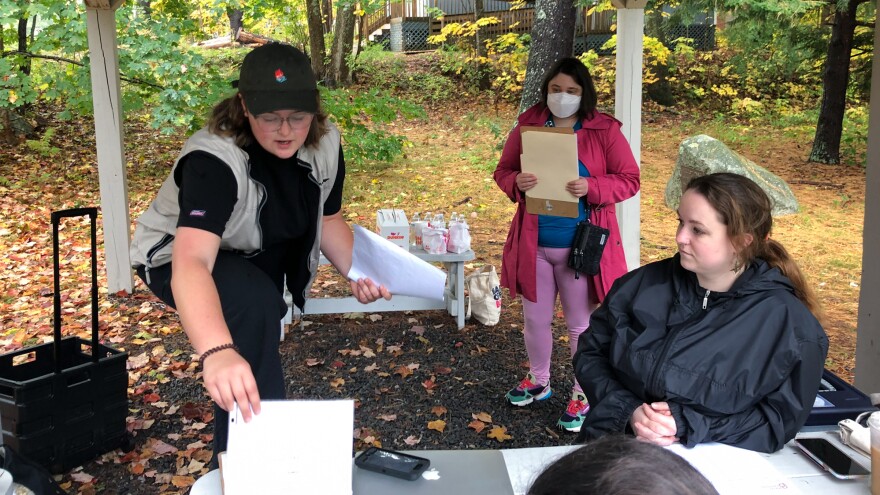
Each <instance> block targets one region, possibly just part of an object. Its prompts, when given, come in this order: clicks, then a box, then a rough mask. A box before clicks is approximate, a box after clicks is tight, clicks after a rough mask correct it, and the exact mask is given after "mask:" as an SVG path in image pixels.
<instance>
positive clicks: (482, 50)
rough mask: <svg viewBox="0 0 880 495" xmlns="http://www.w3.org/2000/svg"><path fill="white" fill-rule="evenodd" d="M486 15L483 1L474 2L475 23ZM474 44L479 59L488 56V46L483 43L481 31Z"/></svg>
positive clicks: (475, 0) (478, 31)
mask: <svg viewBox="0 0 880 495" xmlns="http://www.w3.org/2000/svg"><path fill="white" fill-rule="evenodd" d="M485 15H486V8H485V6H484V5H483V0H474V22H477V21H479V20H480V19H482V18H483V17H485ZM474 43H475V44H476V47H475V48H476V51H477V56H478V57H485V56H486V44H485V43H483V36H482V33H480V30H479V29H478V30H477V33H476V35H475V36H474Z"/></svg>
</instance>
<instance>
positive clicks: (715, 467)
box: [666, 443, 801, 495]
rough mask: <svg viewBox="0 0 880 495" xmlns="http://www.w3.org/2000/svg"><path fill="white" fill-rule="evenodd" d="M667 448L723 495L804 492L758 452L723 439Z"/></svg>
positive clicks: (678, 444)
mask: <svg viewBox="0 0 880 495" xmlns="http://www.w3.org/2000/svg"><path fill="white" fill-rule="evenodd" d="M666 448H667V449H668V450H669V451H671V452H674V453H676V454H678V455H679V456H681V457H683V458H684V459H685V460H686V461H688V462H689V463H690V464H691V466H693V467H694V468H696V470H697V471H699V472H700V473H702V474H703V476H705V477H706V479H708V480H709V481H710V482H712V485H714V486H715V489H716V490H718V493H719V494H720V495H741V494H743V493H748V494H762V493H768V494H769V493H786V494H795V493H801V492H800V490H798V489H797V488H796V487H795V485H794V484H793V483H792V481H791V479H789V478H788V477H786V476H785V475H783V474H782V473H780V472H779V470H777V469H776V468H775V467H774V466H773V464H771V463H770V461H769V460H767V459H766V458H764V457H763V456H762V455H761V454H759V453H758V452H754V451H751V450H746V449H741V448H738V447H732V446H730V445H725V444H721V443H702V444H699V445H696V446H695V447H693V448H690V449H689V448H686V447H685V446H684V445H682V444H680V443H677V444H673V445H670V446H669V447H666Z"/></svg>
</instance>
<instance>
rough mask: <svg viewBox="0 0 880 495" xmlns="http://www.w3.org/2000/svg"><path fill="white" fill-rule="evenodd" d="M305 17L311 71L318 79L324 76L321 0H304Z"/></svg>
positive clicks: (324, 47) (325, 48)
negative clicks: (307, 25)
mask: <svg viewBox="0 0 880 495" xmlns="http://www.w3.org/2000/svg"><path fill="white" fill-rule="evenodd" d="M306 18H307V20H308V23H309V51H310V52H311V57H312V72H314V73H315V77H316V78H317V79H318V80H319V81H320V80H322V79H323V78H324V54H325V53H326V52H327V47H326V45H324V21H323V18H322V16H321V0H306Z"/></svg>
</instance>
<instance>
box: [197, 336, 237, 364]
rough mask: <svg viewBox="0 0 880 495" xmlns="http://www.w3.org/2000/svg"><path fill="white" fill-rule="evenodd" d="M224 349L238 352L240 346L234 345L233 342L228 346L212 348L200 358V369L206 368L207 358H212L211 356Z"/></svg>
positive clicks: (222, 345) (227, 344)
mask: <svg viewBox="0 0 880 495" xmlns="http://www.w3.org/2000/svg"><path fill="white" fill-rule="evenodd" d="M224 349H233V350H235V352H238V346H237V345H235V344H233V343H232V342H229V343H226V344H220V345H218V346H217V347H212V348H210V349H208V350H207V351H205V352H203V353H202V355H201V356H199V367H200V368H204V367H205V358H206V357H208V356H210V355H211V354H214V353H215V352H220V351H222V350H224Z"/></svg>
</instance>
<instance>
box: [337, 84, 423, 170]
mask: <svg viewBox="0 0 880 495" xmlns="http://www.w3.org/2000/svg"><path fill="white" fill-rule="evenodd" d="M321 94H322V95H323V97H324V108H325V109H326V110H327V112H328V113H329V114H330V116H331V119H332V120H333V121H334V122H335V123H336V125H338V126H339V128H340V130H341V132H342V135H343V136H344V141H345V143H344V144H345V153H346V160H348V161H350V162H351V163H353V164H360V165H361V166H362V165H363V162H366V161H378V162H386V165H387V162H390V161H391V160H392V159H393V158H395V157H396V156H398V155H400V153H402V152H403V149H404V148H405V147H408V146H411V143H409V141H407V140H406V138H404V137H402V136H399V135H396V134H394V133H392V132H390V131H388V124H390V123H391V122H393V121H395V120H396V119H397V118H398V116H402V117H405V118H421V117H424V111H423V109H422V108H421V107H419V106H417V105H414V104H412V103H410V102H408V101H405V100H402V99H399V98H396V97H393V96H390V94H389V93H388V92H387V91H386V90H380V89H378V88H372V89H366V90H350V89H345V88H340V89H323V90H322V92H321Z"/></svg>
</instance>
